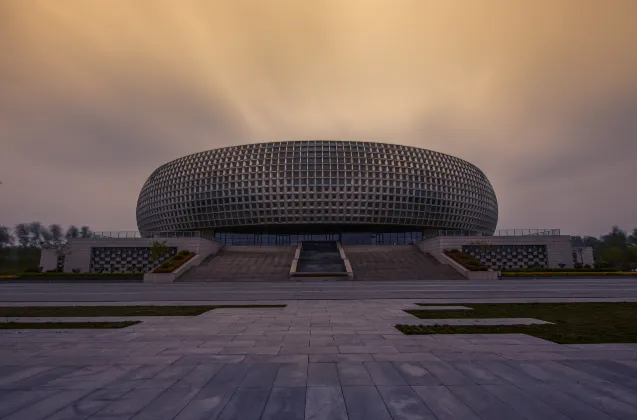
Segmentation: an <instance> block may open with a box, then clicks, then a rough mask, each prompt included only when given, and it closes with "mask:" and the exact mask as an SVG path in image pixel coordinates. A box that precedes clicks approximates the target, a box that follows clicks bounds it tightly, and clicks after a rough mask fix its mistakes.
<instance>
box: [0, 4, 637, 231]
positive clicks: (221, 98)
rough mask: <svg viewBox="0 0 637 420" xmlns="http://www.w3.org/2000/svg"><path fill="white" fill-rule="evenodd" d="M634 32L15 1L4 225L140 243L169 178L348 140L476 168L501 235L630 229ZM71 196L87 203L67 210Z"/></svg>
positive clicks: (594, 17) (581, 17)
mask: <svg viewBox="0 0 637 420" xmlns="http://www.w3.org/2000/svg"><path fill="white" fill-rule="evenodd" d="M636 14H637V3H635V2H634V1H632V0H609V1H607V2H604V3H603V4H602V3H600V2H597V1H594V0H539V1H535V2H525V3H522V2H510V1H505V0H474V1H472V2H470V3H467V2H438V1H415V0H401V1H394V0H345V1H343V0H324V1H321V2H299V1H295V0H271V1H268V2H258V1H249V0H235V1H215V0H213V1H198V0H187V1H186V0H184V1H182V2H180V4H179V6H176V5H175V3H174V2H172V1H164V0H139V1H135V2H129V1H124V0H108V1H106V0H88V1H84V0H68V1H66V2H64V3H63V4H55V5H53V4H52V3H50V2H47V1H36V0H33V1H29V2H23V1H20V0H7V1H4V2H2V3H0V48H1V49H2V51H5V52H6V54H3V56H2V57H1V58H0V60H1V61H0V91H1V92H2V93H3V94H2V95H1V96H0V135H1V136H2V137H0V138H1V139H2V143H3V144H2V148H3V150H2V153H0V171H1V172H0V176H1V177H2V179H3V180H4V181H5V182H4V185H3V186H2V187H0V188H2V190H1V191H2V192H1V194H2V202H3V203H2V206H0V223H1V224H14V223H17V222H20V221H23V220H25V218H26V219H32V218H39V219H41V220H42V221H43V222H45V223H49V222H54V221H60V222H62V223H66V224H68V223H79V222H77V221H76V220H77V218H82V220H85V221H86V223H90V224H91V225H92V226H93V227H95V228H103V229H105V230H106V229H109V230H115V229H131V230H132V229H135V221H134V217H135V216H134V206H135V202H136V195H137V193H138V190H139V187H140V186H141V184H143V182H144V180H145V179H146V177H147V176H148V175H149V174H150V172H151V171H152V170H153V169H154V168H155V167H156V166H158V165H160V164H161V163H164V162H165V161H167V160H170V159H172V158H175V157H178V156H182V155H185V154H188V153H193V152H196V151H200V150H205V149H209V148H214V147H219V146H226V145H231V144H239V143H246V142H255V141H271V140H280V139H317V138H318V139H331V138H345V139H355V140H374V141H384V142H392V143H402V144H408V145H413V146H419V147H426V148H431V149H434V150H438V151H441V152H445V153H449V154H453V155H456V156H459V157H461V158H464V159H467V160H469V161H471V162H473V163H475V164H477V165H478V166H479V167H480V168H481V169H483V170H484V172H485V173H486V174H487V176H489V178H490V179H491V181H492V183H493V184H494V187H495V188H496V192H497V194H498V199H499V202H500V206H501V211H500V227H502V228H512V227H515V228H533V227H542V228H545V227H561V228H562V229H563V230H564V231H567V232H569V233H589V234H597V235H598V234H602V233H604V232H605V231H606V230H608V229H609V227H610V226H611V225H612V224H620V225H622V226H625V227H626V228H627V229H632V227H634V226H633V225H635V224H636V223H637V220H636V219H635V218H634V215H633V211H632V209H634V208H635V207H636V206H637V196H636V195H634V194H632V195H631V194H629V193H627V186H628V182H629V180H630V179H632V178H634V176H635V174H636V172H637V171H635V169H634V163H633V162H634V156H635V152H636V149H635V147H636V146H635V145H636V144H637V127H635V118H633V117H632V116H634V115H637V109H636V108H637V106H636V104H637V52H636V50H635V48H634V39H635V38H636V37H637V33H636V32H637V29H635V27H634V25H633V22H632V18H633V17H634V16H635V15H636ZM61 184H62V186H61ZM25 189H26V191H25ZM67 189H71V190H73V191H81V197H78V194H65V195H64V198H63V199H62V198H59V199H57V200H56V201H55V203H52V202H51V199H50V192H51V191H60V190H67ZM96 190H99V191H101V192H104V191H106V192H108V198H105V196H106V194H99V195H98V196H99V197H100V198H92V199H90V200H87V196H88V197H91V194H95V191H96ZM592 197H593V198H592ZM594 197H598V202H600V200H613V204H612V206H608V207H609V208H604V209H601V208H600V209H599V210H596V209H592V208H591V205H592V203H593V202H594V201H595V200H594ZM95 200H97V201H95ZM5 203H6V204H5ZM95 204H99V206H97V205H95ZM584 204H585V207H586V208H583V205H584Z"/></svg>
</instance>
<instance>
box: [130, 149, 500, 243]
mask: <svg viewBox="0 0 637 420" xmlns="http://www.w3.org/2000/svg"><path fill="white" fill-rule="evenodd" d="M497 218H498V206H497V200H496V196H495V192H494V190H493V187H492V186H491V183H490V182H489V180H488V179H487V177H486V176H485V175H484V174H483V173H482V171H480V169H478V168H477V167H475V166H474V165H472V164H470V163H468V162H466V161H464V160H461V159H459V158H456V157H453V156H449V155H445V154H442V153H438V152H434V151H431V150H426V149H419V148H415V147H407V146H399V145H393V144H380V143H365V142H349V141H288V142H274V143H260V144H248V145H242V146H233V147H226V148H222V149H215V150H210V151H205V152H201V153H195V154H193V155H189V156H185V157H182V158H179V159H176V160H174V161H172V162H169V163H167V164H165V165H163V166H161V167H159V168H158V169H157V170H155V171H154V172H153V173H152V175H151V176H150V177H149V179H148V180H147V181H146V183H145V184H144V186H143V187H142V190H141V193H140V196H139V199H138V203H137V224H138V227H139V230H140V231H173V230H202V229H214V230H216V231H226V232H232V231H233V229H236V228H242V229H243V231H246V228H253V229H254V231H258V230H259V228H263V227H272V226H275V227H276V226H295V225H296V226H309V225H312V226H315V225H319V226H344V225H348V226H356V225H358V226H361V225H369V226H379V225H383V226H389V227H390V228H391V227H392V226H393V227H401V229H402V230H411V231H418V230H423V229H463V230H467V231H472V232H477V233H486V234H491V233H493V231H494V230H495V226H496V223H497Z"/></svg>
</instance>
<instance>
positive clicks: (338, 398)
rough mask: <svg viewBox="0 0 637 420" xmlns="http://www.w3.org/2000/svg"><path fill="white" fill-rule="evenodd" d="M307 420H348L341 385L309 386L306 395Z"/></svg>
mask: <svg viewBox="0 0 637 420" xmlns="http://www.w3.org/2000/svg"><path fill="white" fill-rule="evenodd" d="M305 419H306V420H348V416H347V410H346V408H345V400H344V399H343V393H342V391H341V387H340V386H331V387H324V386H308V387H307V391H306V396H305Z"/></svg>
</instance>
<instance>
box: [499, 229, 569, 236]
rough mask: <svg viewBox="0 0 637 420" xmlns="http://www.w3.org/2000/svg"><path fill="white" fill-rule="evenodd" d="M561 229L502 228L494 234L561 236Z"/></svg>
mask: <svg viewBox="0 0 637 420" xmlns="http://www.w3.org/2000/svg"><path fill="white" fill-rule="evenodd" d="M559 235H560V230H559V229H500V230H496V231H495V232H494V233H493V236H559Z"/></svg>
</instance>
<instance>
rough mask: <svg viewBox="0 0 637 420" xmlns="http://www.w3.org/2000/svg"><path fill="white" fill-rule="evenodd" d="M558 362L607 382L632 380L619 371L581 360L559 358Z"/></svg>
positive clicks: (620, 382)
mask: <svg viewBox="0 0 637 420" xmlns="http://www.w3.org/2000/svg"><path fill="white" fill-rule="evenodd" d="M560 364H562V365H565V366H568V367H570V368H573V369H577V370H581V371H582V372H586V373H588V374H590V375H594V376H597V377H598V378H600V379H603V380H605V381H608V382H615V383H619V384H625V383H626V382H632V381H633V380H634V378H631V377H630V376H627V375H622V374H620V373H617V372H613V371H611V370H608V369H604V368H602V367H599V366H595V365H593V364H591V363H587V362H585V361H582V360H561V361H560ZM628 375H630V373H628Z"/></svg>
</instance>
